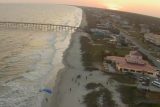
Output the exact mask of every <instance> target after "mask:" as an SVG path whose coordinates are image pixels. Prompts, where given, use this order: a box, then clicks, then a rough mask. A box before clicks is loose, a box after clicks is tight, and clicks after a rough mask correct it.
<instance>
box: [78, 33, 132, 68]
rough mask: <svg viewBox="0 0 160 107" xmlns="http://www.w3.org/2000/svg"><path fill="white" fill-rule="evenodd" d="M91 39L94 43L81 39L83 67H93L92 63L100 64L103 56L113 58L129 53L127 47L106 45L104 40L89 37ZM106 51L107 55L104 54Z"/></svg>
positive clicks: (85, 38)
mask: <svg viewBox="0 0 160 107" xmlns="http://www.w3.org/2000/svg"><path fill="white" fill-rule="evenodd" d="M91 39H92V40H93V42H94V43H91V41H90V40H89V39H88V38H87V37H81V50H82V52H83V55H82V60H83V64H84V66H85V67H86V68H87V69H88V67H93V64H94V63H99V64H102V62H103V59H104V57H105V56H107V55H108V56H110V55H115V56H125V55H126V54H128V53H129V51H130V48H128V47H120V48H118V47H116V46H115V45H114V44H112V43H108V41H107V40H104V38H99V39H97V37H95V36H91ZM105 51H108V53H105Z"/></svg>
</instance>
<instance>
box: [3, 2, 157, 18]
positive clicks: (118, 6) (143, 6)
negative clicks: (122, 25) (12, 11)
mask: <svg viewBox="0 0 160 107" xmlns="http://www.w3.org/2000/svg"><path fill="white" fill-rule="evenodd" d="M4 3H5V4H51V5H52V4H59V5H61V4H62V5H74V6H86V7H94V8H103V9H109V10H117V11H123V12H130V13H136V14H142V15H147V16H153V17H157V18H160V13H159V11H160V6H159V5H158V4H160V1H158V0H154V2H153V1H152V0H148V1H146V0H141V1H138V0H135V1H130V0H122V1H119V0H87V1H84V0H77V1H73V0H54V1H51V0H46V1H44V0H34V1H33V0H23V1H22V0H8V1H5V0H1V1H0V4H4Z"/></svg>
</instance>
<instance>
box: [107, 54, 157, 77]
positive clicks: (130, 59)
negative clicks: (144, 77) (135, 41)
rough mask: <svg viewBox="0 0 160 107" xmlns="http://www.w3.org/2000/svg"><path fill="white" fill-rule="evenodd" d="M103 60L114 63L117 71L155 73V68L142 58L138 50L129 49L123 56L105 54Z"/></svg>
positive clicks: (153, 74)
mask: <svg viewBox="0 0 160 107" xmlns="http://www.w3.org/2000/svg"><path fill="white" fill-rule="evenodd" d="M105 60H107V61H111V62H112V63H115V65H116V68H117V70H118V71H119V72H133V73H141V74H149V75H152V76H155V75H156V69H155V68H154V67H153V66H152V65H150V64H149V63H148V62H147V61H145V60H143V58H142V55H141V54H140V53H139V52H138V51H130V53H129V54H128V55H126V56H125V57H118V56H107V57H106V58H105Z"/></svg>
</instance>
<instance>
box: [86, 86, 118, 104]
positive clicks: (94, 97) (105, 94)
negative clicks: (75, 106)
mask: <svg viewBox="0 0 160 107" xmlns="http://www.w3.org/2000/svg"><path fill="white" fill-rule="evenodd" d="M99 98H102V100H101V103H102V105H101V107H116V106H115V103H114V101H113V100H112V96H111V93H110V92H109V90H107V89H106V88H100V90H99V91H92V92H90V93H88V94H87V95H85V96H84V103H85V104H86V106H87V107H100V104H99V102H98V101H99V100H98V99H99Z"/></svg>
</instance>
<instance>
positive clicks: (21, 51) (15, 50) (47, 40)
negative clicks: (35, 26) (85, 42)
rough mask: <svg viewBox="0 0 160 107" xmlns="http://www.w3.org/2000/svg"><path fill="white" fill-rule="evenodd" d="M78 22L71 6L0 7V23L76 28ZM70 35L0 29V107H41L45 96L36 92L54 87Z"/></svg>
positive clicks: (76, 10) (78, 15)
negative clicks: (25, 23) (39, 24)
mask: <svg viewBox="0 0 160 107" xmlns="http://www.w3.org/2000/svg"><path fill="white" fill-rule="evenodd" d="M81 20H82V10H81V9H80V8H77V7H73V6H66V5H47V4H46V5H42V4H39V5H38V4H37V5H35V4H0V21H10V22H28V23H32V22H33V23H44V24H45V23H47V24H48V23H49V24H59V25H69V26H76V27H78V26H80V23H81ZM72 33H73V32H42V31H31V30H20V29H3V28H0V107H41V103H42V100H44V96H45V94H47V93H45V92H40V91H39V90H41V89H44V88H49V89H52V88H53V87H54V85H55V80H56V77H57V74H58V72H59V71H60V69H62V68H63V67H64V65H63V53H64V52H65V50H66V49H67V48H68V47H69V44H70V39H71V34H72ZM52 91H53V93H52V94H54V89H53V90H52Z"/></svg>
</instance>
